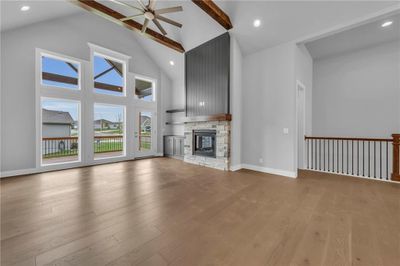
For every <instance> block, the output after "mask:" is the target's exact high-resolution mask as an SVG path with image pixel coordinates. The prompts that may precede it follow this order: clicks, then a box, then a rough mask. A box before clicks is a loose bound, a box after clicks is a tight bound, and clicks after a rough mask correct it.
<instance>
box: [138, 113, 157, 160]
mask: <svg viewBox="0 0 400 266" xmlns="http://www.w3.org/2000/svg"><path fill="white" fill-rule="evenodd" d="M134 122H135V127H134V147H135V157H136V158H140V157H147V156H154V155H155V154H156V150H157V138H156V136H157V117H156V112H155V111H153V110H151V109H144V108H137V109H136V110H135V121H134Z"/></svg>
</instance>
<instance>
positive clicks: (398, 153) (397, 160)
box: [392, 134, 400, 182]
mask: <svg viewBox="0 0 400 266" xmlns="http://www.w3.org/2000/svg"><path fill="white" fill-rule="evenodd" d="M392 137H393V172H392V180H393V181H399V182H400V134H393V135H392Z"/></svg>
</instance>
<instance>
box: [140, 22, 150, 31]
mask: <svg viewBox="0 0 400 266" xmlns="http://www.w3.org/2000/svg"><path fill="white" fill-rule="evenodd" d="M149 21H150V20H149V19H147V18H146V19H145V20H144V23H143V26H142V33H145V32H146V29H147V25H149Z"/></svg>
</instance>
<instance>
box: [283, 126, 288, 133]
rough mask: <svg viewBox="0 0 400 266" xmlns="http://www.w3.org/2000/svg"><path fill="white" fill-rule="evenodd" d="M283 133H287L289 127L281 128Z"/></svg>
mask: <svg viewBox="0 0 400 266" xmlns="http://www.w3.org/2000/svg"><path fill="white" fill-rule="evenodd" d="M283 134H285V135H287V134H289V129H288V128H287V127H285V128H284V129H283Z"/></svg>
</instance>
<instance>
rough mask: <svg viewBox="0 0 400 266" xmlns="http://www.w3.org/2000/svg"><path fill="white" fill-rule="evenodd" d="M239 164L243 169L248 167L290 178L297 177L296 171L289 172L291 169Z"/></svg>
mask: <svg viewBox="0 0 400 266" xmlns="http://www.w3.org/2000/svg"><path fill="white" fill-rule="evenodd" d="M241 166H242V168H244V169H249V170H253V171H257V172H263V173H267V174H273V175H281V176H286V177H291V178H296V177H297V173H296V172H291V171H286V170H281V169H275V168H269V167H262V166H258V165H252V164H242V165H241Z"/></svg>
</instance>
